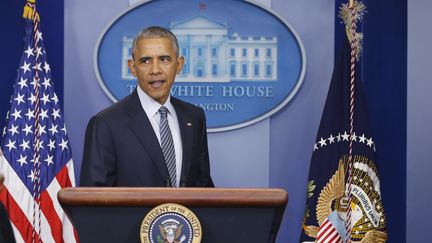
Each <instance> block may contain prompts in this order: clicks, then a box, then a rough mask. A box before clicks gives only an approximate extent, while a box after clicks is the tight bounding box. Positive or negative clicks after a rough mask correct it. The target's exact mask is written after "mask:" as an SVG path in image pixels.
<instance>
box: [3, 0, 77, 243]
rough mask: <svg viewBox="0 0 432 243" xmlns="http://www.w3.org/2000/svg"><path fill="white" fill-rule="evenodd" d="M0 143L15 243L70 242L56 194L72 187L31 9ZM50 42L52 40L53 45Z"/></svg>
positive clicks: (71, 173)
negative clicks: (30, 18) (30, 16)
mask: <svg viewBox="0 0 432 243" xmlns="http://www.w3.org/2000/svg"><path fill="white" fill-rule="evenodd" d="M26 7H27V10H34V12H32V13H34V14H33V15H32V19H33V21H30V20H26V21H27V25H26V36H25V44H24V51H23V54H22V57H21V61H20V64H19V67H18V69H17V78H16V82H15V84H14V87H13V94H12V97H11V100H10V102H11V108H10V111H9V112H8V115H7V119H6V126H5V128H4V130H3V134H2V139H1V142H0V145H1V152H0V174H3V175H4V176H5V181H4V186H5V189H4V190H2V191H1V193H0V200H1V202H2V203H3V204H4V205H5V207H6V209H7V211H8V214H9V217H10V220H11V223H12V226H13V230H14V234H15V238H16V239H17V242H76V237H75V233H74V229H73V227H72V224H71V222H70V221H69V219H68V218H67V216H66V214H65V213H64V212H63V210H62V208H61V206H60V204H59V202H58V201H57V192H58V191H59V190H60V189H62V188H64V187H71V186H75V176H74V169H73V161H72V153H71V147H70V144H69V140H68V136H67V132H66V126H65V123H64V120H63V114H62V112H61V110H60V103H59V99H58V97H57V95H56V94H55V92H54V87H53V85H54V83H53V80H51V69H50V65H49V64H48V61H47V55H46V54H47V53H46V49H45V46H44V39H43V35H42V32H41V30H40V25H39V16H38V15H37V13H36V11H35V5H34V4H31V3H27V6H26ZM53 41H54V40H53Z"/></svg>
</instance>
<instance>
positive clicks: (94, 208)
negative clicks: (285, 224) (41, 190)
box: [58, 187, 288, 243]
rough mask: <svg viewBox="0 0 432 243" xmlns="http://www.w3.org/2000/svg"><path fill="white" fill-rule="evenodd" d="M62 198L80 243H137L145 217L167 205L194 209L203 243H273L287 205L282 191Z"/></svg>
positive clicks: (100, 192)
mask: <svg viewBox="0 0 432 243" xmlns="http://www.w3.org/2000/svg"><path fill="white" fill-rule="evenodd" d="M58 199H59V202H60V204H61V205H62V207H63V209H64V210H65V211H66V213H67V214H68V216H69V218H70V219H71V221H72V222H73V224H74V226H75V228H76V230H77V232H78V236H79V239H80V242H81V243H94V242H104V243H110V242H113V243H114V242H115V243H120V242H128V243H138V242H140V237H139V233H140V226H141V222H142V220H143V219H144V217H145V215H146V214H147V213H148V212H149V211H150V210H151V209H152V208H154V207H156V206H158V205H161V204H164V203H176V204H180V205H182V206H185V207H187V208H188V209H190V210H191V211H192V212H194V214H195V215H196V216H197V217H198V219H199V220H200V222H201V227H202V231H203V232H202V242H203V243H225V242H232V243H268V242H274V241H275V240H276V235H277V233H278V230H279V226H280V223H281V221H282V217H283V214H284V211H285V207H286V205H287V202H288V193H287V192H286V191H285V190H282V189H224V188H118V187H115V188H102V187H98V188H95V187H93V188H91V187H78V188H66V189H63V190H61V191H60V192H59V194H58Z"/></svg>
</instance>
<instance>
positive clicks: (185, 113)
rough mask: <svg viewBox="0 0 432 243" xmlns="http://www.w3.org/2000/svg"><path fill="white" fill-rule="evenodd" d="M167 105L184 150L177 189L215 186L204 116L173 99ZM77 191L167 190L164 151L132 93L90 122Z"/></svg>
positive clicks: (191, 106) (136, 97)
mask: <svg viewBox="0 0 432 243" xmlns="http://www.w3.org/2000/svg"><path fill="white" fill-rule="evenodd" d="M171 103H172V105H173V106H174V108H175V110H176V113H177V117H178V122H179V127H180V133H181V140H182V147H183V162H182V172H181V177H180V186H186V187H210V186H213V182H212V179H211V177H210V166H209V156H208V148H207V131H206V123H205V115H204V112H203V111H202V109H200V108H198V107H196V106H193V105H191V104H189V103H186V102H183V101H181V100H179V99H176V98H174V97H171ZM80 185H81V186H132V187H165V186H167V185H169V174H168V169H167V166H166V163H165V160H164V157H163V153H162V149H161V147H160V145H159V142H158V139H157V137H156V134H155V133H154V131H153V128H152V126H151V124H150V121H149V119H148V118H147V115H146V113H145V111H144V110H143V108H142V106H141V103H140V101H139V98H138V93H137V91H136V90H135V91H134V92H133V93H132V94H130V95H129V96H127V97H126V98H124V99H122V100H121V101H119V102H117V103H116V104H114V105H112V106H110V107H108V108H107V109H105V110H103V111H101V112H100V113H98V114H97V115H96V116H94V117H92V118H91V120H90V121H89V124H88V126H87V130H86V135H85V144H84V154H83V161H82V168H81V177H80Z"/></svg>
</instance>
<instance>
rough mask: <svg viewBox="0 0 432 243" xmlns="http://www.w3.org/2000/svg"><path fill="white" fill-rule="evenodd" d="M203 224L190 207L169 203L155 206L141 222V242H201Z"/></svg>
mask: <svg viewBox="0 0 432 243" xmlns="http://www.w3.org/2000/svg"><path fill="white" fill-rule="evenodd" d="M201 234H202V230H201V224H200V222H199V220H198V218H197V216H196V215H195V214H194V213H193V212H192V211H191V210H189V209H188V208H186V207H184V206H182V205H179V204H174V203H167V204H162V205H159V206H157V207H155V208H153V209H152V210H151V211H150V212H149V213H147V215H146V216H145V217H144V219H143V221H142V223H141V229H140V238H141V243H200V242H201Z"/></svg>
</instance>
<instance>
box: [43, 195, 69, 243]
mask: <svg viewBox="0 0 432 243" xmlns="http://www.w3.org/2000/svg"><path fill="white" fill-rule="evenodd" d="M40 207H41V210H42V212H43V213H44V215H45V218H46V219H47V221H48V224H49V225H50V228H51V234H52V237H53V238H54V240H55V242H56V243H63V242H64V240H63V227H62V222H61V220H60V218H59V216H58V215H57V212H56V211H55V209H54V204H53V202H52V200H51V197H50V195H49V194H48V192H47V191H46V190H45V191H44V192H42V194H41V202H40Z"/></svg>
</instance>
